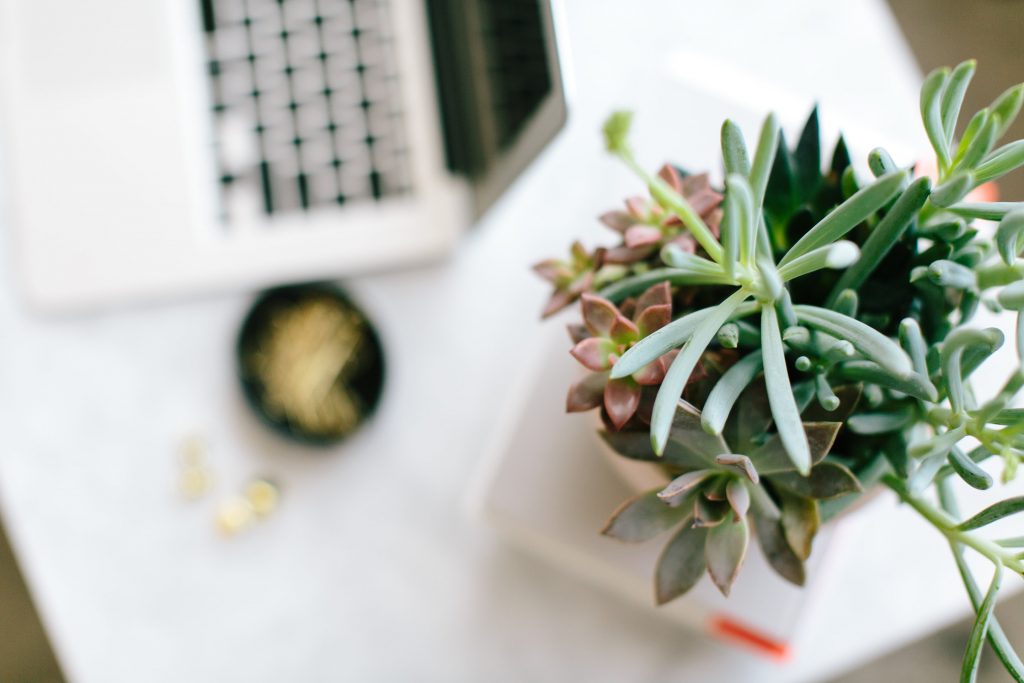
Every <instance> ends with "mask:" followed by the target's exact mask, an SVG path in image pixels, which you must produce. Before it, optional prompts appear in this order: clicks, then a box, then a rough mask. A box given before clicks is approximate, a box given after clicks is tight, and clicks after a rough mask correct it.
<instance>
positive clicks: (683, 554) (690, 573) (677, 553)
mask: <svg viewBox="0 0 1024 683" xmlns="http://www.w3.org/2000/svg"><path fill="white" fill-rule="evenodd" d="M707 536H708V531H707V529H703V528H700V527H689V526H686V527H683V529H682V530H680V531H679V533H677V534H676V535H675V536H673V537H672V540H671V541H669V543H668V545H666V546H665V549H664V550H663V551H662V553H661V556H660V557H659V558H658V567H657V569H656V570H655V575H654V586H655V601H656V602H657V603H658V604H659V605H664V604H665V603H667V602H670V601H672V600H675V599H676V598H678V597H679V596H680V595H683V594H684V593H686V592H687V591H689V590H690V589H691V588H693V587H694V586H695V585H697V581H699V580H700V577H701V576H702V575H703V574H704V567H705V560H704V545H705V539H706V538H707Z"/></svg>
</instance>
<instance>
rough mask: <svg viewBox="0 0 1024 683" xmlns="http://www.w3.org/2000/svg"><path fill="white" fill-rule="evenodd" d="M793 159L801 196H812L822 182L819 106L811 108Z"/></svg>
mask: <svg viewBox="0 0 1024 683" xmlns="http://www.w3.org/2000/svg"><path fill="white" fill-rule="evenodd" d="M793 160H794V161H796V177H797V189H798V190H799V192H800V195H801V196H804V197H810V196H812V195H813V194H814V192H815V191H816V190H817V189H818V186H819V185H820V184H821V127H820V123H819V120H818V107H817V106H815V107H814V109H812V110H811V114H810V116H808V117H807V122H806V123H805V124H804V127H803V130H802V131H801V132H800V139H799V140H798V141H797V143H796V150H794V152H793Z"/></svg>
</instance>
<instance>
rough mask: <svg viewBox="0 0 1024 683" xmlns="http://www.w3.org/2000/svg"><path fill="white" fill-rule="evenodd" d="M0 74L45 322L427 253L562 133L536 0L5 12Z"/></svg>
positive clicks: (26, 254)
mask: <svg viewBox="0 0 1024 683" xmlns="http://www.w3.org/2000/svg"><path fill="white" fill-rule="evenodd" d="M0 69H2V71H0V106H2V108H0V116H2V118H0V134H2V138H0V143H2V147H0V155H2V156H0V159H2V162H3V163H2V169H3V171H2V172H3V185H2V188H3V195H2V196H3V200H2V204H0V206H2V207H3V209H4V214H3V216H4V221H3V222H4V224H5V225H7V226H8V227H9V230H8V232H9V233H11V234H12V237H13V241H12V242H9V243H10V244H11V245H12V250H11V252H12V255H13V257H14V260H15V262H16V266H17V268H18V271H19V273H20V282H21V284H22V286H23V287H22V288H23V291H24V294H25V296H26V297H27V299H28V301H30V302H31V304H33V305H34V306H35V307H38V308H42V309H49V310H54V309H56V310H65V309H75V308H88V307H94V306H105V305H110V304H114V303H117V302H121V301H129V300H138V299H143V298H153V297H168V296H173V295H179V294H183V293H189V292H199V291H208V290H211V289H216V288H227V287H257V286H266V285H272V284H279V283H284V282H288V281H294V280H308V279H317V278H333V277H337V276H340V275H347V274H351V273H355V272H358V271H365V270H368V269H379V268H385V267H388V268H390V267H397V266H400V265H402V264H409V263H412V262H417V261H423V260H426V259H430V258H432V257H437V256H439V255H441V254H443V253H444V252H446V251H447V250H448V249H450V248H451V246H452V245H453V242H454V241H455V239H456V238H457V236H458V235H459V234H460V232H462V231H463V230H464V229H465V228H466V227H467V226H468V225H469V224H471V223H472V221H473V220H474V218H475V217H476V216H479V215H480V213H481V212H483V211H484V210H485V209H486V208H487V206H488V205H489V204H490V203H491V202H493V201H494V199H495V198H496V197H497V196H499V195H500V193H501V191H502V189H503V188H505V187H506V186H507V185H508V184H509V183H510V182H511V180H512V179H514V177H515V176H516V175H517V174H518V173H519V172H520V171H521V170H522V169H523V168H524V167H525V166H526V165H527V164H528V163H529V162H530V160H531V159H532V158H533V157H534V156H535V155H536V154H537V152H538V151H539V150H540V149H542V148H543V146H544V145H545V144H546V143H547V142H548V140H549V139H550V138H551V137H552V136H553V135H554V134H555V132H557V131H558V130H559V128H560V127H561V126H562V124H563V122H564V119H565V102H564V97H563V93H562V83H561V76H560V71H559V68H558V59H557V54H556V42H555V39H554V22H553V19H552V9H551V6H550V4H549V2H547V1H545V0H89V2H71V1H69V0H0Z"/></svg>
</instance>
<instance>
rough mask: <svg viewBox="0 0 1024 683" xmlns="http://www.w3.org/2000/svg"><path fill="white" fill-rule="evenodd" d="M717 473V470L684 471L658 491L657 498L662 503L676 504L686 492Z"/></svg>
mask: <svg viewBox="0 0 1024 683" xmlns="http://www.w3.org/2000/svg"><path fill="white" fill-rule="evenodd" d="M716 474H718V472H717V470H710V469H708V470H693V471H692V472H685V473H683V474H681V475H679V476H678V477H676V478H675V479H673V480H672V481H671V482H669V484H668V486H666V487H665V488H663V489H662V490H661V491H658V499H659V500H660V501H661V502H662V504H663V505H664V504H668V505H673V506H674V505H678V504H679V503H680V502H681V501H682V500H683V499H684V498H685V497H686V495H687V494H688V493H690V492H691V491H694V490H695V489H697V488H698V487H700V486H701V484H703V483H704V482H706V481H707V480H708V479H709V478H711V477H713V476H715V475H716Z"/></svg>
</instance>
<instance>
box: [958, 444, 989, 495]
mask: <svg viewBox="0 0 1024 683" xmlns="http://www.w3.org/2000/svg"><path fill="white" fill-rule="evenodd" d="M949 464H950V466H951V467H952V468H953V470H954V471H955V472H956V473H957V474H958V475H959V476H960V478H961V479H963V480H964V481H965V482H967V484H968V485H969V486H971V487H973V488H976V489H980V490H985V489H989V488H992V483H993V482H992V475H990V474H989V473H988V472H986V471H985V470H983V469H981V468H980V467H978V464H977V463H975V462H974V460H972V459H971V458H970V456H968V455H967V454H966V453H964V452H963V451H962V450H960V448H958V447H957V446H953V448H952V449H951V450H950V451H949Z"/></svg>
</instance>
